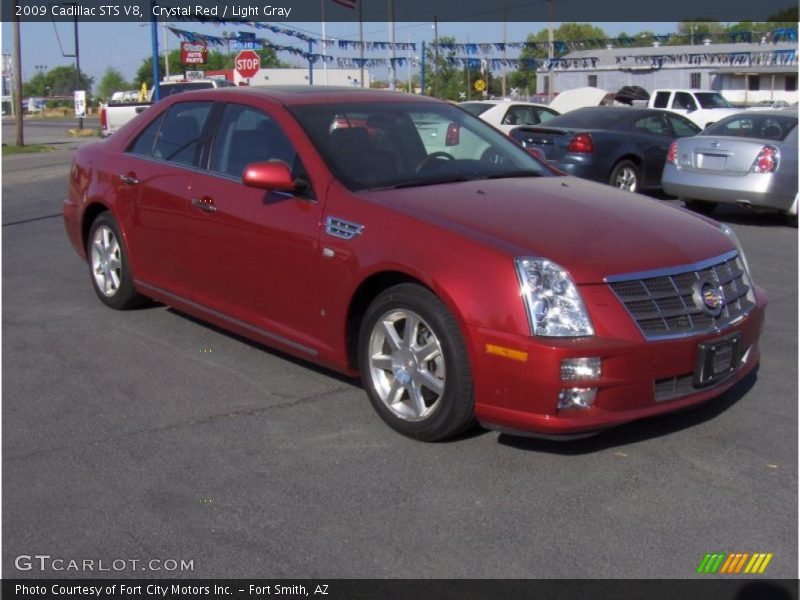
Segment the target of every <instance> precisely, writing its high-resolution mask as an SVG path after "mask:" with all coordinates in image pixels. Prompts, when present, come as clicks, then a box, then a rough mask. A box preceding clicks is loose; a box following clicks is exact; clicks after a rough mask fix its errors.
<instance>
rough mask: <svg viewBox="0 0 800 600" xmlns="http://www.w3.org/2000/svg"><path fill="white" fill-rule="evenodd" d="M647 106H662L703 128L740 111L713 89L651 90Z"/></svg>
mask: <svg viewBox="0 0 800 600" xmlns="http://www.w3.org/2000/svg"><path fill="white" fill-rule="evenodd" d="M647 106H648V107H649V108H662V109H665V110H669V111H672V112H676V113H679V114H681V115H684V116H685V117H686V118H688V119H690V120H692V121H694V122H695V124H696V125H697V126H698V127H702V128H703V129H705V128H706V127H708V126H709V125H711V124H712V123H716V122H717V121H719V120H720V119H723V118H725V117H727V116H730V115H734V114H736V113H738V112H741V109H738V108H734V107H733V106H731V104H730V102H728V101H727V100H726V99H725V98H724V97H723V96H722V94H720V93H719V92H715V91H713V90H690V89H686V90H653V93H652V94H650V100H649V101H648V103H647Z"/></svg>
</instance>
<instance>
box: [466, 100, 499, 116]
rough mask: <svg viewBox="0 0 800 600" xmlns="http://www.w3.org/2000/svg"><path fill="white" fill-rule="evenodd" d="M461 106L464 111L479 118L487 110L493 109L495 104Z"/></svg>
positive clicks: (475, 103)
mask: <svg viewBox="0 0 800 600" xmlns="http://www.w3.org/2000/svg"><path fill="white" fill-rule="evenodd" d="M459 106H460V107H461V108H463V109H464V110H466V111H468V112H471V113H472V114H473V115H475V116H476V117H479V116H480V115H482V114H483V113H485V112H486V111H487V110H489V109H490V108H492V107H493V106H494V104H492V103H490V102H462V103H461V104H459Z"/></svg>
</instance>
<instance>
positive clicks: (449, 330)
mask: <svg viewBox="0 0 800 600" xmlns="http://www.w3.org/2000/svg"><path fill="white" fill-rule="evenodd" d="M359 367H360V369H361V378H362V381H363V383H364V387H365V388H366V391H367V395H368V396H369V399H370V402H372V405H373V407H374V408H375V410H376V411H377V412H378V414H379V415H380V417H381V418H382V419H383V420H384V421H385V422H386V423H387V424H388V425H389V426H390V427H392V428H393V429H394V430H396V431H398V432H400V433H402V434H403V435H406V436H408V437H411V438H414V439H417V440H422V441H426V442H434V441H439V440H443V439H446V438H449V437H453V436H455V435H457V434H459V433H461V432H462V431H465V430H466V429H468V428H469V427H471V426H472V425H474V424H475V413H474V401H473V398H472V373H471V370H470V365H469V357H468V356H467V350H466V346H465V344H464V340H463V338H462V337H461V331H460V329H459V327H458V324H457V323H456V321H455V319H454V318H453V315H452V314H450V311H448V310H447V307H445V305H444V304H443V303H442V301H441V300H439V298H437V297H436V296H435V295H434V294H433V293H432V292H430V290H428V289H427V288H424V287H422V286H420V285H416V284H401V285H397V286H394V287H391V288H389V289H387V290H385V291H383V292H382V293H381V294H379V295H378V296H377V297H376V298H375V300H373V302H372V304H370V306H369V308H368V309H367V312H366V314H365V316H364V320H363V322H362V326H361V332H360V335H359Z"/></svg>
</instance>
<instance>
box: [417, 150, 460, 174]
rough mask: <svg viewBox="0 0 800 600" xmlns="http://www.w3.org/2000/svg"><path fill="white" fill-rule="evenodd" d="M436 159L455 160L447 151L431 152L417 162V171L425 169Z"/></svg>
mask: <svg viewBox="0 0 800 600" xmlns="http://www.w3.org/2000/svg"><path fill="white" fill-rule="evenodd" d="M437 160H455V157H454V156H453V155H452V154H449V153H447V152H442V151H439V152H431V153H430V154H428V156H426V157H425V158H424V159H423V161H422V162H421V163H419V165H418V166H417V173H421V172H423V171H425V170H427V169H428V168H429V167H430V166H431V165H432V164H434V162H435V161H437Z"/></svg>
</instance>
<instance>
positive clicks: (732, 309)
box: [607, 252, 755, 340]
mask: <svg viewBox="0 0 800 600" xmlns="http://www.w3.org/2000/svg"><path fill="white" fill-rule="evenodd" d="M713 280H716V281H718V282H719V284H720V287H721V288H722V297H723V300H722V312H720V314H719V315H717V316H713V315H712V314H710V313H709V311H708V310H707V309H706V308H705V306H704V305H703V304H702V302H699V301H698V300H697V299H696V295H697V291H696V290H697V284H698V282H702V281H713ZM607 281H608V284H609V285H610V286H611V289H612V290H613V291H614V293H615V294H616V295H617V297H618V298H619V299H620V301H621V302H622V303H623V304H624V305H625V308H627V309H628V312H629V313H630V315H631V316H632V317H633V319H634V320H635V321H636V324H637V325H638V326H639V329H640V330H641V332H642V334H643V335H644V337H645V338H646V339H648V340H653V339H664V338H671V337H682V336H686V335H695V334H700V333H705V332H708V331H714V330H719V329H721V328H723V327H725V326H726V325H728V324H730V323H732V322H734V321H736V320H738V319H739V318H741V317H742V316H744V315H746V314H747V313H748V312H750V310H751V309H752V308H753V307H754V306H755V296H754V295H753V291H752V290H751V287H750V280H749V279H748V277H747V274H746V273H745V271H744V267H743V265H742V263H741V259H740V258H739V256H738V254H737V253H736V252H731V253H729V254H725V255H723V256H720V257H717V258H715V259H711V260H708V261H703V262H702V263H698V264H695V265H687V266H685V267H676V268H675V269H669V270H661V271H658V272H651V273H637V274H635V275H628V276H625V275H622V276H616V277H613V278H608V279H607Z"/></svg>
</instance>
